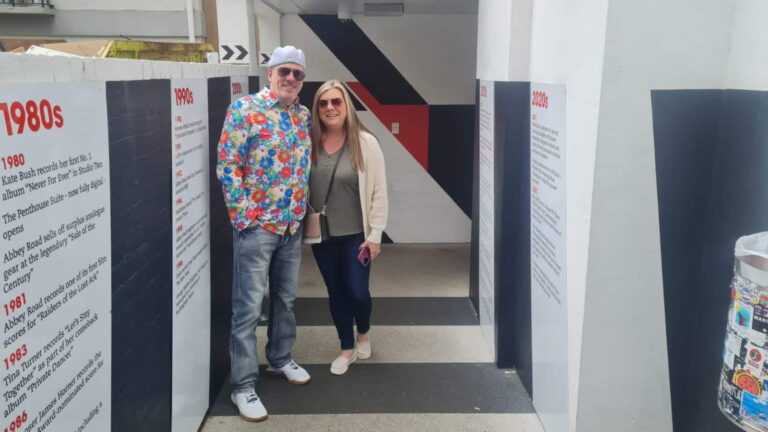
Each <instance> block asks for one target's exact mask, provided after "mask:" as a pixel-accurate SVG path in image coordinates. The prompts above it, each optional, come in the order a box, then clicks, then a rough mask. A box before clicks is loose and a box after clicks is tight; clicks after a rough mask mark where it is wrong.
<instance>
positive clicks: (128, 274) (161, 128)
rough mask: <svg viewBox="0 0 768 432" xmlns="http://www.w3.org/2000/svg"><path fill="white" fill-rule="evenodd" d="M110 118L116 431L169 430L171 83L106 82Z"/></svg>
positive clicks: (114, 422)
mask: <svg viewBox="0 0 768 432" xmlns="http://www.w3.org/2000/svg"><path fill="white" fill-rule="evenodd" d="M107 115H108V121H109V162H110V193H111V212H112V217H111V223H112V430H113V431H138V430H153V431H162V430H170V427H171V336H172V333H171V312H172V292H171V290H172V279H171V266H172V264H171V262H172V261H171V253H172V245H171V230H172V228H171V215H172V211H171V146H170V145H169V140H170V138H171V122H170V118H171V98H170V81H168V80H148V81H121V82H108V83H107Z"/></svg>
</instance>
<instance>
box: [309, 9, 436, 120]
mask: <svg viewBox="0 0 768 432" xmlns="http://www.w3.org/2000/svg"><path fill="white" fill-rule="evenodd" d="M300 16H301V19H303V20H304V22H305V23H306V24H307V25H308V26H309V28H311V29H312V31H314V32H315V34H316V35H317V37H318V38H320V40H321V41H323V43H324V44H325V45H326V46H327V47H328V49H330V50H331V52H332V53H333V54H334V55H335V56H336V57H337V58H338V59H339V61H341V63H342V64H343V65H344V66H345V67H346V68H347V69H349V71H350V72H352V75H354V76H355V78H357V80H358V81H360V83H362V84H363V86H365V88H366V89H368V91H369V92H371V94H372V95H373V97H375V98H376V100H377V101H379V103H381V104H383V105H426V102H425V101H424V99H423V98H422V97H421V96H420V95H419V93H418V92H417V91H416V89H414V88H413V86H412V85H411V84H410V83H409V82H408V81H407V80H406V79H405V78H404V77H403V75H402V74H400V71H398V70H397V68H396V67H395V66H394V65H393V64H392V63H391V62H390V61H389V60H388V59H387V57H386V56H385V55H384V53H382V52H381V50H379V48H378V47H376V45H375V44H374V43H373V42H372V41H371V40H370V39H369V38H368V36H366V35H365V33H363V31H362V30H361V29H360V27H358V26H357V24H355V22H354V21H351V20H348V21H341V20H339V19H338V18H337V17H336V16H335V15H300Z"/></svg>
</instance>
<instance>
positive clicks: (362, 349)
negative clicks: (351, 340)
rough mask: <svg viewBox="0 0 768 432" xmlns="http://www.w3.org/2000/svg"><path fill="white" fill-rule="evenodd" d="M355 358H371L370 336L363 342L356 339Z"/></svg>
mask: <svg viewBox="0 0 768 432" xmlns="http://www.w3.org/2000/svg"><path fill="white" fill-rule="evenodd" d="M356 351H357V358H359V359H361V360H365V359H368V358H371V340H370V337H369V338H368V340H367V341H365V342H360V341H357V350H356Z"/></svg>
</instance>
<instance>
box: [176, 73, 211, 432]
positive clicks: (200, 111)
mask: <svg viewBox="0 0 768 432" xmlns="http://www.w3.org/2000/svg"><path fill="white" fill-rule="evenodd" d="M170 97H171V107H172V108H171V114H172V124H173V136H172V137H171V139H172V143H173V144H172V145H173V159H172V161H173V162H172V163H173V167H172V170H173V171H172V172H173V180H172V189H173V362H172V365H173V366H172V367H173V373H172V376H173V402H172V405H173V416H172V429H173V430H174V431H190V430H197V429H198V427H199V426H200V423H202V421H203V417H204V416H205V412H206V410H207V409H208V386H209V373H210V369H209V366H210V332H211V330H210V329H211V325H210V322H211V271H210V255H211V252H210V240H209V239H210V222H209V215H208V212H209V204H208V203H209V192H208V187H209V181H208V83H207V81H206V80H204V79H179V80H172V81H171V95H170Z"/></svg>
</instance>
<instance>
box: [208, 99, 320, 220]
mask: <svg viewBox="0 0 768 432" xmlns="http://www.w3.org/2000/svg"><path fill="white" fill-rule="evenodd" d="M309 122H310V114H309V110H308V109H307V108H306V107H304V106H302V105H299V103H298V101H297V102H295V103H293V104H292V105H290V106H285V105H283V104H282V103H281V102H280V101H279V99H278V98H277V96H276V95H275V94H274V93H272V92H271V91H270V90H269V89H268V88H264V89H263V90H262V91H260V92H259V93H257V94H255V95H248V96H245V97H243V98H240V99H238V100H237V101H235V102H234V103H232V105H230V107H229V110H228V111H227V116H226V119H225V120H224V128H223V130H222V131H221V138H220V139H219V146H218V164H217V165H216V175H217V177H218V178H219V180H220V181H221V185H222V187H223V189H224V201H225V203H226V205H227V209H228V211H229V218H230V219H231V221H232V225H233V226H234V227H235V229H237V230H238V231H240V230H243V229H245V228H246V227H248V225H250V224H251V223H252V222H253V221H254V220H255V221H256V222H257V223H258V225H260V226H261V227H263V228H264V229H266V230H267V231H271V232H273V233H275V234H279V235H283V234H285V232H286V231H290V233H291V234H295V233H296V231H297V230H298V229H299V224H300V222H301V220H302V218H303V217H304V212H305V209H306V195H307V188H308V180H309V167H310V163H309V152H310V146H311V139H310V133H309V127H310V126H309Z"/></svg>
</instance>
